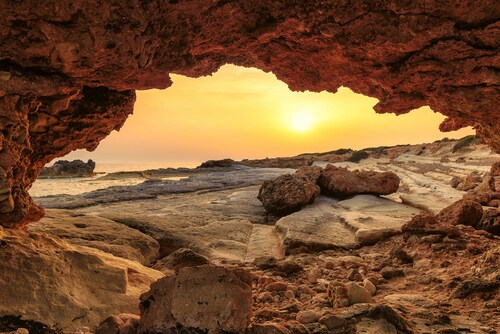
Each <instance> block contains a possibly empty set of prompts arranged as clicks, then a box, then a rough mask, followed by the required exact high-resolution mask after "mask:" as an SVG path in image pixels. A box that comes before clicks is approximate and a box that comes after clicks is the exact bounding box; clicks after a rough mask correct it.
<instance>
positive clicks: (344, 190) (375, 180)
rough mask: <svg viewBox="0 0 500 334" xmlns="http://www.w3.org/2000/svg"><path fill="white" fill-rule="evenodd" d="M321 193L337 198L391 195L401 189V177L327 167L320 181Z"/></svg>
mask: <svg viewBox="0 0 500 334" xmlns="http://www.w3.org/2000/svg"><path fill="white" fill-rule="evenodd" d="M318 184H319V186H320V188H321V191H322V192H324V193H326V194H329V195H333V196H335V197H340V198H342V197H347V196H352V195H357V194H372V195H389V194H392V193H394V192H396V191H397V190H398V188H399V177H398V176H397V175H396V174H394V173H393V172H383V173H378V172H372V171H359V170H354V171H349V170H348V169H346V168H341V167H336V166H334V165H327V166H326V167H325V169H324V170H323V172H322V173H321V176H320V178H319V180H318Z"/></svg>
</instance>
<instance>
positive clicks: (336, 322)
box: [319, 315, 347, 329]
mask: <svg viewBox="0 0 500 334" xmlns="http://www.w3.org/2000/svg"><path fill="white" fill-rule="evenodd" d="M319 322H320V323H321V324H323V325H325V326H326V328H328V329H341V328H343V327H345V326H346V325H347V321H346V320H345V319H342V318H340V317H337V316H335V315H325V316H324V317H321V318H320V319H319Z"/></svg>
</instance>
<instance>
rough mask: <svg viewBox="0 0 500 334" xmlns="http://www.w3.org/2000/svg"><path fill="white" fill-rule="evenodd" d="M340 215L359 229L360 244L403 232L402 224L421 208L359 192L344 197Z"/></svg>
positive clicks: (347, 222)
mask: <svg viewBox="0 0 500 334" xmlns="http://www.w3.org/2000/svg"><path fill="white" fill-rule="evenodd" d="M337 205H338V206H339V211H338V212H339V215H340V216H341V217H342V218H343V219H344V220H345V223H346V224H347V225H348V226H349V227H350V228H352V229H353V230H354V231H356V240H357V241H358V242H359V243H360V244H374V243H376V242H378V241H380V240H383V239H385V238H387V237H389V236H391V235H394V234H398V233H401V226H403V224H405V223H406V222H408V221H409V220H410V219H411V217H413V216H414V215H416V214H418V213H420V210H419V209H416V208H414V207H411V206H408V205H405V204H401V203H398V202H395V201H393V200H390V199H386V198H383V197H378V196H373V195H358V196H354V197H353V198H351V199H348V200H344V201H340V202H338V204H337Z"/></svg>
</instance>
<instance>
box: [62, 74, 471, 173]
mask: <svg viewBox="0 0 500 334" xmlns="http://www.w3.org/2000/svg"><path fill="white" fill-rule="evenodd" d="M172 80H173V82H174V84H173V85H172V87H170V88H168V89H166V90H148V91H138V92H137V102H136V104H135V110H134V114H133V115H132V116H130V117H129V119H128V120H127V122H126V123H125V125H124V126H123V128H122V129H121V130H120V132H113V133H112V134H111V135H110V136H108V137H107V138H106V139H104V140H103V141H102V142H101V144H100V146H99V147H98V148H97V149H96V150H95V151H94V152H86V151H82V150H80V151H76V152H73V153H71V154H70V155H68V156H66V159H83V160H86V159H93V160H95V161H97V162H151V163H155V162H158V163H160V162H161V163H170V164H171V165H172V166H174V165H179V164H182V163H191V164H192V163H197V162H201V161H204V160H208V159H219V158H226V157H230V158H233V159H243V158H265V157H275V156H291V155H296V154H300V153H304V152H323V151H330V150H333V149H337V148H352V149H361V148H364V147H373V146H381V145H395V144H416V143H424V142H432V141H434V140H437V139H441V138H443V137H450V138H460V137H463V136H465V135H468V134H471V133H473V132H472V130H471V129H470V128H468V129H462V130H460V131H456V132H452V133H441V132H439V130H438V125H439V123H440V122H441V121H442V120H443V119H444V117H443V116H442V115H440V114H437V113H434V112H432V110H430V109H429V108H428V107H423V108H420V109H418V110H414V111H412V112H411V113H409V114H406V115H401V116H395V115H392V114H382V115H378V114H375V111H373V109H372V108H373V106H374V105H375V104H376V103H377V100H376V99H374V98H369V97H366V96H363V95H359V94H355V93H353V92H352V91H351V90H349V89H347V88H341V89H340V90H339V91H338V92H337V93H336V94H331V93H326V92H322V93H310V92H305V93H297V92H291V91H290V90H289V89H288V87H287V85H286V84H285V83H283V82H281V81H278V80H277V79H276V77H275V76H274V75H273V74H272V73H264V72H262V71H260V70H258V69H255V68H243V67H237V66H233V65H226V66H223V67H222V68H221V69H220V70H219V71H218V72H217V73H215V74H214V75H212V76H210V77H203V78H197V79H192V78H187V77H183V76H180V75H172Z"/></svg>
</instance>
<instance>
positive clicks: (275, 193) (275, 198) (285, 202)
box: [258, 174, 320, 215]
mask: <svg viewBox="0 0 500 334" xmlns="http://www.w3.org/2000/svg"><path fill="white" fill-rule="evenodd" d="M319 193H320V189H319V187H318V186H317V185H316V182H311V181H310V180H309V179H307V178H302V177H298V176H296V175H289V174H288V175H281V176H279V177H277V178H276V179H275V180H272V181H264V183H263V184H262V186H261V187H260V189H259V195H258V199H259V200H260V201H261V202H262V204H263V205H264V207H265V208H266V211H267V212H270V213H273V214H276V215H286V214H289V213H292V212H294V211H298V210H300V208H302V207H303V206H304V205H306V204H309V203H312V202H313V201H314V198H315V197H316V196H318V195H319Z"/></svg>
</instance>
